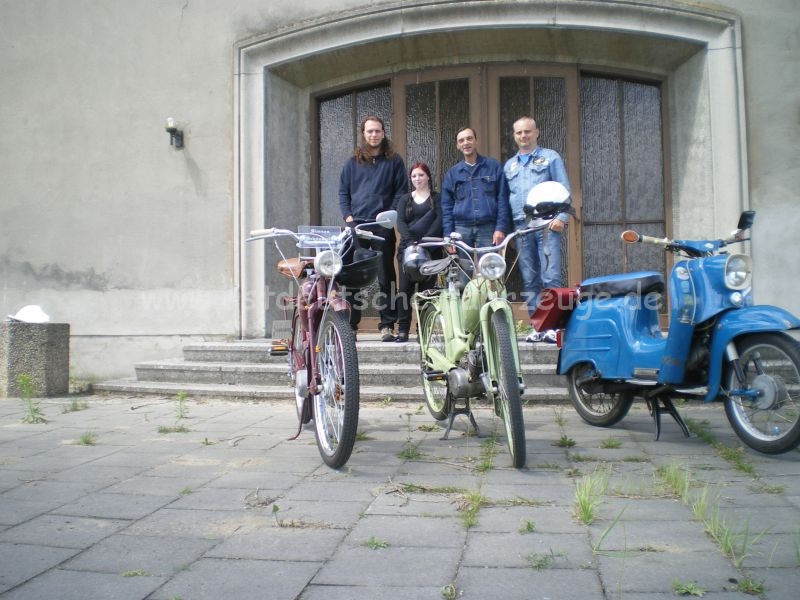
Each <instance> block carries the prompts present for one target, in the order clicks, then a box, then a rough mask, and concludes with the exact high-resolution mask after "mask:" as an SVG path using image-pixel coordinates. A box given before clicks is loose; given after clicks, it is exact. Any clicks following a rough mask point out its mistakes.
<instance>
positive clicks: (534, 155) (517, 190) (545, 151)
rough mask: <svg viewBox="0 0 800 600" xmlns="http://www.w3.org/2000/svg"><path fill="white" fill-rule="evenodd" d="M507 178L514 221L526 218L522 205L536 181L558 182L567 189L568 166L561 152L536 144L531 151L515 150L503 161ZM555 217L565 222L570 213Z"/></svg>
mask: <svg viewBox="0 0 800 600" xmlns="http://www.w3.org/2000/svg"><path fill="white" fill-rule="evenodd" d="M503 172H504V173H505V177H506V181H507V182H508V189H509V198H508V203H509V206H510V207H511V217H512V218H513V219H514V221H520V220H523V219H524V218H525V213H524V211H523V210H522V207H523V206H525V200H527V199H528V192H530V191H531V188H533V186H535V185H536V184H537V183H542V182H543V181H557V182H559V183H560V184H561V185H563V186H564V187H565V188H567V189H568V190H569V181H568V180H567V169H566V167H565V166H564V161H563V160H562V159H561V155H559V153H558V152H556V151H555V150H550V149H549V148H542V147H541V146H536V148H534V149H533V152H531V153H530V154H520V153H519V152H517V153H516V154H515V155H514V156H512V157H511V158H509V159H508V160H507V161H506V164H505V165H504V167H503ZM558 218H559V219H561V220H562V221H564V223H566V222H567V221H568V220H569V215H567V214H563V213H562V214H560V215H558Z"/></svg>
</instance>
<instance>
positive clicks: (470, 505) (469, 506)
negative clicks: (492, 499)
mask: <svg viewBox="0 0 800 600" xmlns="http://www.w3.org/2000/svg"><path fill="white" fill-rule="evenodd" d="M488 503H489V500H488V499H487V498H486V496H484V495H483V494H481V493H480V491H479V490H473V491H471V492H467V493H466V494H464V495H463V496H462V497H461V501H460V502H459V505H458V511H459V512H460V513H461V522H462V523H463V524H464V527H465V528H466V529H470V528H472V527H474V526H475V525H477V524H478V511H479V510H480V509H481V506H484V505H486V504H488Z"/></svg>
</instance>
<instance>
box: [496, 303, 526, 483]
mask: <svg viewBox="0 0 800 600" xmlns="http://www.w3.org/2000/svg"><path fill="white" fill-rule="evenodd" d="M490 322H491V329H492V330H491V332H490V333H489V335H490V339H489V340H487V341H488V342H489V343H490V344H491V350H492V351H491V352H488V353H487V358H489V357H490V356H491V357H493V362H494V364H493V365H491V367H492V368H491V369H490V370H489V373H490V374H491V376H492V378H493V379H494V381H495V382H496V385H497V396H498V398H497V402H498V403H499V406H500V416H501V417H502V419H503V423H504V425H505V428H506V439H507V441H508V451H509V452H510V453H511V464H512V466H513V467H514V468H516V469H519V468H522V467H524V466H525V458H526V456H525V452H526V450H525V424H524V422H523V419H522V398H521V395H520V389H519V379H518V378H517V368H516V366H517V363H516V361H515V360H514V349H513V347H512V346H511V344H512V343H514V342H513V341H512V340H516V336H515V335H514V333H513V332H512V331H511V328H510V327H509V325H508V321H507V320H506V317H505V314H504V313H502V312H494V313H492V316H491V319H490ZM487 350H488V349H487Z"/></svg>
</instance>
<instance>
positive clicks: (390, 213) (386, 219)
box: [375, 210, 397, 229]
mask: <svg viewBox="0 0 800 600" xmlns="http://www.w3.org/2000/svg"><path fill="white" fill-rule="evenodd" d="M375 223H377V224H378V225H380V226H381V227H384V228H385V229H392V228H393V227H394V224H395V223H397V211H396V210H385V211H383V212H380V213H378V216H376V217H375Z"/></svg>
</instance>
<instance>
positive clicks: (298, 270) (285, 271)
mask: <svg viewBox="0 0 800 600" xmlns="http://www.w3.org/2000/svg"><path fill="white" fill-rule="evenodd" d="M312 264H314V263H313V262H311V261H310V260H305V259H302V258H298V257H296V256H293V257H291V258H287V259H285V260H280V261H278V264H277V265H276V268H277V269H278V273H280V274H281V275H283V276H284V277H292V278H294V279H297V278H298V277H300V276H301V275H302V274H303V271H304V270H305V269H306V268H308V267H310V266H311V265H312Z"/></svg>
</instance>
